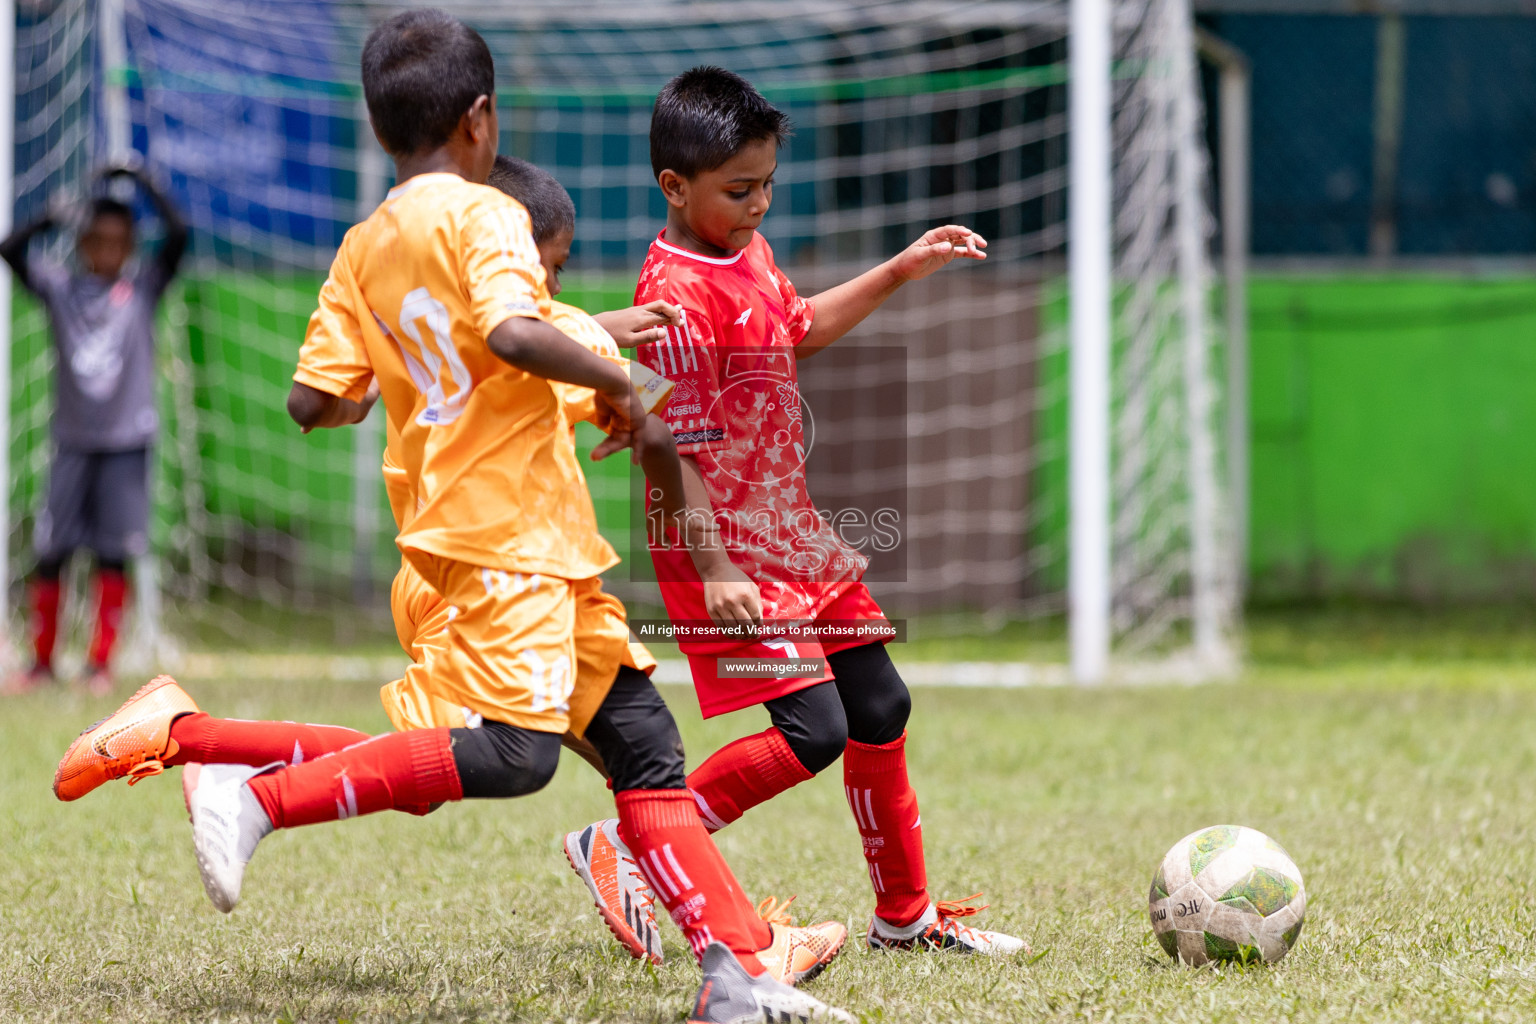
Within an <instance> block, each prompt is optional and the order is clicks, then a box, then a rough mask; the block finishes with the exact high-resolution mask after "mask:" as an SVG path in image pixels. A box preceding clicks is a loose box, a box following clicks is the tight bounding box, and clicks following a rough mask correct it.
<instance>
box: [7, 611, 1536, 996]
mask: <svg viewBox="0 0 1536 1024" xmlns="http://www.w3.org/2000/svg"><path fill="white" fill-rule="evenodd" d="M1328 621H1329V622H1337V621H1338V620H1336V619H1330V620H1328ZM1343 622H1344V624H1343V625H1333V626H1331V627H1327V628H1325V625H1326V623H1324V622H1322V621H1314V620H1310V619H1306V618H1305V617H1303V618H1299V619H1298V618H1295V617H1291V618H1287V617H1284V616H1280V617H1277V618H1272V619H1270V620H1267V621H1265V622H1260V623H1256V624H1255V626H1254V628H1253V630H1252V633H1251V647H1252V648H1253V649H1254V651H1255V664H1254V667H1253V668H1251V669H1250V671H1249V672H1248V674H1247V675H1246V676H1245V677H1244V678H1243V679H1242V680H1241V681H1238V682H1235V683H1230V684H1217V685H1206V686H1199V687H1178V686H1170V687H1159V688H1148V689H1136V690H1125V689H1121V690H1115V689H1108V690H1101V691H1082V690H1069V689H1036V690H1013V691H986V690H965V691H959V690H938V689H921V690H918V691H917V692H916V693H915V701H916V708H915V712H914V723H913V740H912V745H911V751H912V771H913V775H914V779H915V782H916V785H917V787H918V792H919V795H920V796H921V798H922V801H923V822H924V826H925V829H924V831H925V835H926V838H927V843H928V859H929V873H930V876H931V883H932V887H933V889H934V891H935V892H936V894H937V895H939V896H940V897H943V898H955V897H962V896H965V895H967V894H969V893H971V892H974V891H976V890H977V889H984V890H986V893H987V898H988V901H989V902H990V903H991V904H992V909H991V910H989V911H987V912H986V913H985V914H983V915H982V917H981V918H979V919H978V920H979V922H980V923H982V924H984V925H991V926H994V927H998V928H1002V929H1006V930H1009V931H1012V932H1015V933H1018V934H1023V935H1025V936H1027V937H1028V938H1029V939H1030V940H1031V942H1032V943H1033V944H1034V947H1035V950H1036V956H1035V957H1034V958H1026V959H1017V960H1012V961H1009V962H982V961H978V960H966V959H962V958H944V957H934V956H922V955H906V956H876V955H872V954H869V953H866V952H865V951H863V950H862V949H861V948H859V947H858V944H857V942H856V941H850V944H849V947H848V949H847V951H846V952H845V953H844V954H843V956H842V957H841V958H840V959H839V960H838V961H837V963H835V964H834V965H833V967H832V968H831V969H830V970H829V971H827V973H826V974H824V975H823V976H822V977H821V978H820V979H818V980H817V981H815V982H813V983H812V984H811V989H812V991H814V992H815V993H816V994H817V995H819V996H820V997H822V998H823V999H826V1000H827V1001H829V1002H832V1003H834V1004H836V1005H841V1006H843V1007H845V1008H847V1009H849V1010H850V1011H853V1012H854V1013H855V1014H857V1015H859V1016H861V1017H862V1018H863V1019H864V1020H866V1021H897V1020H899V1021H937V1020H945V1021H948V1020H954V1021H976V1022H1004V1021H1010V1022H1011V1021H1023V1020H1029V1021H1037V1020H1038V1021H1110V1020H1115V1021H1149V1022H1150V1021H1199V1022H1202V1024H1204V1022H1213V1021H1281V1020H1284V1021H1339V1022H1344V1021H1349V1022H1356V1021H1371V1020H1383V1021H1405V1022H1407V1021H1470V1020H1477V1021H1524V1020H1531V1019H1533V1018H1536V940H1533V937H1532V933H1533V927H1536V921H1533V918H1536V844H1533V842H1532V837H1533V836H1536V800H1533V799H1532V797H1533V795H1536V742H1533V741H1532V738H1531V737H1532V733H1531V726H1532V723H1533V722H1536V668H1533V667H1531V663H1530V662H1528V661H1522V660H1520V659H1521V658H1522V657H1523V656H1525V655H1526V654H1527V653H1528V651H1527V650H1526V644H1524V643H1513V644H1512V645H1506V644H1502V643H1495V642H1493V641H1491V640H1489V638H1488V637H1487V636H1479V635H1474V636H1473V638H1472V639H1470V640H1467V639H1465V638H1464V637H1463V639H1462V640H1460V641H1457V640H1456V639H1455V638H1456V637H1457V636H1460V635H1461V634H1460V633H1457V632H1455V631H1454V630H1453V631H1451V632H1450V633H1446V632H1445V631H1444V630H1442V631H1441V632H1442V634H1444V635H1443V636H1442V641H1443V642H1433V638H1432V637H1431V633H1432V632H1433V631H1432V630H1429V629H1427V628H1422V627H1415V626H1414V625H1413V620H1411V619H1410V620H1409V622H1408V623H1407V624H1406V625H1405V624H1404V623H1402V622H1398V623H1396V624H1391V625H1388V626H1387V627H1380V626H1379V624H1378V626H1376V627H1374V628H1375V633H1374V634H1373V633H1372V629H1371V628H1369V627H1368V624H1363V623H1359V622H1357V623H1354V624H1353V625H1350V624H1349V620H1348V617H1347V616H1346V617H1345V618H1344V620H1343ZM1472 632H1473V633H1474V634H1476V630H1475V629H1474V630H1473V631H1472ZM1309 633H1310V634H1314V635H1313V639H1312V640H1311V643H1312V646H1310V647H1309V646H1308V640H1307V637H1308V635H1309ZM1372 635H1375V636H1376V637H1377V638H1378V641H1380V642H1378V643H1377V644H1376V646H1374V647H1373V646H1372V640H1371V639H1370V638H1371V636H1372ZM1493 636H1494V637H1495V639H1497V638H1498V637H1501V636H1502V637H1504V638H1505V639H1511V638H1512V637H1513V633H1512V631H1508V630H1506V631H1505V632H1503V633H1501V632H1500V631H1499V629H1498V628H1494V629H1493ZM1381 637H1386V638H1387V641H1381V640H1380V638H1381ZM1388 641H1390V642H1388ZM1383 645H1385V646H1383ZM1351 652H1357V656H1351ZM187 686H188V688H189V689H190V690H191V692H192V693H193V694H194V695H195V696H197V697H198V698H199V699H200V700H201V701H202V703H203V704H204V706H205V707H206V708H208V709H209V710H211V711H213V712H214V713H217V714H226V715H234V716H240V717H269V716H281V717H301V718H307V719H311V720H321V721H337V722H342V723H345V724H348V725H353V726H356V727H358V728H364V729H370V730H380V729H383V728H384V727H385V720H384V718H383V716H382V713H381V712H380V710H379V708H378V705H377V702H376V700H375V698H374V692H373V689H372V687H371V686H368V685H357V684H345V685H341V684H336V685H326V684H317V683H313V682H306V683H303V684H299V683H293V682H287V681H281V680H250V681H243V682H239V683H232V682H216V683H215V682H209V681H201V682H200V681H199V680H196V679H192V680H187ZM667 697H668V699H669V701H670V702H671V703H672V705H673V707H674V709H675V710H677V712H678V714H679V718H680V719H681V720H682V722H683V730H684V736H685V739H686V741H687V743H688V746H689V749H690V750H691V751H692V752H693V754H694V760H695V761H696V760H697V759H698V757H699V756H701V755H703V754H704V753H706V752H707V751H709V750H710V749H712V747H713V746H714V745H715V744H718V743H720V742H722V741H724V740H726V739H728V738H730V737H732V736H735V735H739V734H741V733H743V732H745V731H747V730H749V729H757V728H760V727H761V725H760V724H759V723H760V722H761V721H762V719H761V718H760V717H759V716H758V715H755V714H751V713H746V714H741V715H737V716H732V717H730V718H727V719H721V720H716V721H713V722H709V723H703V722H701V721H700V720H699V718H698V715H697V712H696V710H694V707H693V705H692V703H691V695H690V694H688V693H687V692H684V691H680V690H675V689H673V690H669V691H668V692H667ZM106 709H107V704H106V703H105V702H99V703H98V702H91V701H87V700H85V699H83V698H79V697H75V696H69V695H57V694H56V695H52V696H49V695H41V696H31V697H27V698H20V699H12V700H10V701H9V702H8V703H6V704H4V705H3V707H0V750H3V751H4V752H5V757H4V758H3V759H0V849H3V854H4V855H3V857H0V935H3V936H4V938H3V940H0V1019H3V1020H6V1021H59V1022H70V1024H77V1022H85V1021H110V1022H134V1024H138V1022H182V1021H187V1022H213V1021H220V1022H232V1021H253V1022H254V1021H260V1022H275V1021H283V1022H290V1021H291V1022H297V1021H305V1022H326V1024H337V1022H344V1021H352V1022H363V1021H368V1022H375V1021H379V1022H383V1021H389V1022H393V1021H444V1022H446V1021H548V1020H559V1021H598V1020H603V1021H607V1020H614V1021H676V1020H679V1019H681V1017H682V1014H683V1011H684V1009H685V1006H686V1003H687V1000H688V999H689V997H690V995H691V993H692V991H693V988H694V986H695V984H696V969H695V968H694V966H693V964H692V962H691V960H690V959H689V957H688V956H687V953H686V950H685V948H684V947H683V945H682V942H681V939H680V937H679V936H678V933H677V932H676V931H675V930H674V929H672V928H671V926H670V925H667V936H668V945H667V957H668V963H667V964H666V966H665V967H663V968H660V969H656V970H651V969H648V968H646V967H643V966H641V965H638V964H636V963H634V962H633V961H631V960H629V959H628V958H626V957H623V956H621V955H620V954H619V953H618V951H617V947H616V946H615V945H614V944H613V943H612V942H611V940H610V939H609V937H608V934H607V932H606V930H604V929H603V927H602V925H601V924H600V923H599V921H598V919H597V917H596V915H595V914H594V913H592V911H591V909H590V907H589V906H588V904H587V899H586V895H585V890H584V889H583V888H582V887H581V885H580V883H579V881H578V880H577V879H576V877H575V876H574V875H573V874H572V873H571V872H570V870H569V869H568V868H567V866H566V864H565V861H564V858H563V857H562V856H561V855H560V853H559V850H558V837H559V836H560V835H561V834H562V833H563V832H564V831H566V830H568V829H571V828H575V827H578V826H580V825H583V824H586V823H587V821H588V820H590V819H593V818H596V817H598V816H601V815H603V814H604V813H605V811H606V810H607V809H608V808H609V807H611V803H610V802H609V799H608V797H607V794H606V792H605V790H604V789H603V788H602V787H601V786H599V785H598V784H597V782H596V780H595V779H594V778H593V777H592V776H591V775H590V772H589V770H588V769H586V767H585V766H584V765H582V764H581V763H580V762H578V761H576V760H575V759H574V758H568V759H567V763H566V764H564V765H562V767H561V770H560V773H559V775H558V776H557V778H556V780H555V782H554V783H553V785H551V786H550V788H549V789H548V790H546V791H545V792H543V793H540V794H538V795H536V796H534V797H532V798H528V799H524V800H519V801H514V802H508V803H480V804H475V805H463V806H455V807H450V808H446V809H444V810H442V811H440V812H439V813H437V814H434V815H432V816H430V817H428V818H426V819H417V818H410V817H406V816H404V815H378V816H375V817H372V818H367V819H362V820H358V821H351V822H345V823H340V824H334V825H326V826H320V827H315V828H311V829H305V830H299V831H294V832H288V833H280V834H278V835H276V836H274V837H272V838H271V839H269V840H268V841H267V842H265V843H264V844H263V845H262V848H261V850H260V852H259V853H258V854H257V857H256V860H255V861H254V862H253V864H252V867H251V870H250V872H249V874H248V875H247V880H246V890H245V899H244V902H243V903H242V904H241V906H240V907H239V908H238V909H237V910H236V911H235V913H234V914H233V915H231V916H229V917H224V916H222V915H220V914H218V913H217V912H215V911H214V910H213V909H212V908H211V907H210V906H209V905H208V903H207V901H206V900H205V898H204V896H203V893H202V889H201V886H200V885H199V882H198V877H197V869H196V866H195V864H194V861H193V857H192V851H191V844H190V839H189V834H188V828H187V824H186V818H185V813H184V811H183V809H182V807H181V800H180V793H179V786H178V785H177V779H176V777H175V774H174V773H172V774H171V775H170V776H168V777H163V778H157V779H151V780H148V781H147V782H145V783H144V784H142V785H139V786H136V787H134V788H133V789H128V788H127V787H125V786H123V785H122V784H114V785H113V786H111V787H110V788H107V789H105V790H102V791H99V792H97V793H94V794H92V795H91V796H89V797H87V798H86V799H85V800H83V801H81V802H80V803H78V804H74V805H60V804H57V803H55V802H54V800H53V798H52V796H51V794H50V793H49V788H48V786H49V781H50V778H51V775H50V773H51V771H52V768H53V764H54V761H55V759H56V757H57V756H58V755H59V754H60V753H61V752H62V750H63V749H64V747H65V745H66V744H67V743H68V741H69V739H70V738H71V736H72V735H73V734H74V733H75V732H76V731H77V730H78V729H79V728H81V727H82V726H83V725H85V724H87V723H88V722H90V721H92V720H93V719H94V718H96V717H98V716H99V715H100V714H102V713H104V711H105V710H106ZM1218 822H1237V823H1242V824H1247V825H1252V826H1254V827H1256V828H1260V829H1262V830H1264V831H1266V832H1268V833H1270V834H1271V835H1273V836H1274V837H1275V838H1277V839H1278V840H1279V841H1280V842H1281V843H1283V844H1284V845H1285V846H1286V847H1287V848H1288V849H1289V850H1290V852H1291V853H1292V855H1293V856H1294V857H1295V858H1296V860H1297V862H1298V863H1299V864H1300V866H1301V868H1302V871H1303V872H1304V873H1305V875H1306V881H1307V887H1308V894H1309V900H1310V905H1309V916H1308V921H1307V927H1306V930H1305V933H1304V934H1303V936H1302V940H1301V942H1300V945H1299V946H1298V948H1297V949H1296V951H1295V952H1294V953H1292V954H1291V956H1290V957H1289V958H1287V959H1286V960H1285V961H1283V962H1282V963H1280V964H1278V965H1275V966H1270V967H1260V968H1249V969H1230V968H1229V969H1224V970H1223V969H1214V968H1205V969H1198V970H1197V969H1190V968H1185V967H1181V966H1177V965H1175V964H1173V963H1172V962H1170V961H1169V960H1168V959H1167V957H1165V956H1164V955H1163V953H1162V952H1161V950H1159V949H1158V947H1157V945H1156V943H1155V942H1154V941H1153V939H1152V936H1151V931H1150V928H1149V927H1148V923H1147V917H1146V903H1145V898H1146V891H1147V887H1148V883H1149V880H1150V877H1151V873H1152V871H1153V868H1154V867H1155V865H1156V862H1157V861H1158V860H1159V858H1160V857H1161V856H1162V853H1163V851H1164V850H1165V849H1166V848H1167V847H1168V846H1169V845H1171V844H1172V843H1173V842H1174V841H1175V840H1177V839H1178V838H1179V837H1180V836H1182V835H1184V834H1185V833H1187V832H1190V831H1192V830H1194V829H1195V828H1197V827H1200V826H1203V825H1208V824H1214V823H1218ZM720 842H721V846H722V848H723V849H724V850H725V852H726V855H727V857H728V858H729V859H730V861H731V863H732V864H733V865H734V867H735V869H736V871H737V873H738V875H739V877H740V878H741V880H742V882H743V883H744V885H745V886H746V888H747V889H748V891H749V893H750V894H752V895H753V896H754V897H761V896H766V895H770V894H771V895H776V896H780V897H783V896H789V895H791V894H798V895H799V899H798V901H797V902H796V908H797V909H798V910H799V912H800V914H801V915H802V916H807V917H814V918H818V919H820V918H823V917H833V918H837V919H840V920H843V921H846V922H847V923H848V925H849V927H850V929H851V930H852V931H853V932H854V933H855V938H857V936H859V935H861V934H862V931H863V929H864V927H865V924H866V923H867V914H868V912H869V909H870V904H871V898H870V894H869V892H868V886H867V882H866V878H865V875H864V872H863V869H862V864H861V861H860V858H859V853H858V839H857V833H856V832H855V831H854V827H853V824H852V821H851V819H850V816H849V815H848V813H847V810H846V808H845V807H844V805H843V802H842V792H841V789H840V785H839V778H838V775H837V772H836V771H835V770H834V771H832V772H829V773H827V774H826V775H824V776H823V777H822V778H819V779H817V780H815V781H814V782H812V783H809V784H807V785H805V786H802V787H800V788H798V789H796V790H794V791H792V792H791V793H789V794H786V795H785V796H783V797H781V798H780V799H779V800H778V801H777V802H775V803H774V804H770V805H768V806H766V807H763V808H759V809H758V810H757V811H755V812H754V813H753V814H751V815H749V816H748V817H747V818H746V819H745V820H743V821H742V822H740V823H739V824H738V825H736V826H733V828H732V829H730V830H728V831H727V832H725V833H723V834H722V835H721V837H720Z"/></svg>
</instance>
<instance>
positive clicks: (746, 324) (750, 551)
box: [635, 231, 868, 621]
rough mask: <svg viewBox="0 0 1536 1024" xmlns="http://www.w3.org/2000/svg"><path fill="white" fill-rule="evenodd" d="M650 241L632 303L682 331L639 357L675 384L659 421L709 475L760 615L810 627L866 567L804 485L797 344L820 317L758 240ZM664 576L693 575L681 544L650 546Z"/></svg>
mask: <svg viewBox="0 0 1536 1024" xmlns="http://www.w3.org/2000/svg"><path fill="white" fill-rule="evenodd" d="M665 235H666V232H665V231H663V232H662V234H661V235H659V236H657V238H656V241H655V242H653V243H651V250H650V253H649V254H647V256H646V260H645V266H644V268H643V269H642V270H641V272H640V282H639V284H638V285H636V287H635V303H636V304H637V305H639V304H643V303H646V302H650V301H652V300H655V299H665V300H666V301H668V302H670V303H672V304H673V305H675V306H677V307H679V308H680V309H681V310H682V320H683V325H682V326H681V327H671V328H668V329H667V334H668V337H667V340H666V341H663V342H657V343H654V344H650V345H645V346H642V347H641V350H640V354H639V358H640V360H641V361H642V362H644V363H645V364H646V365H648V366H653V367H655V368H656V370H657V372H658V373H660V374H661V375H662V376H664V377H666V378H668V379H669V380H671V381H672V382H673V383H674V384H675V388H674V390H673V392H672V398H671V401H670V402H669V403H668V404H667V407H666V409H665V411H664V415H663V418H664V419H665V420H666V421H667V423H668V425H669V426H671V428H672V434H673V437H674V438H675V439H676V441H677V451H678V454H679V455H686V456H690V457H692V458H693V459H694V460H695V461H696V462H697V463H698V466H699V470H700V472H701V473H702V475H703V477H704V484H705V486H706V488H707V489H708V491H709V499H710V504H711V505H712V506H713V507H714V511H715V520H716V522H718V523H719V524H720V535H721V540H722V541H723V542H724V543H725V545H726V549H727V550H728V551H729V552H730V555H731V561H732V562H734V563H735V564H736V566H737V567H738V568H740V569H741V570H742V571H743V572H745V573H746V574H747V575H748V576H750V577H751V578H752V579H753V581H755V582H756V583H757V584H758V586H759V588H760V589H761V591H762V597H763V617H764V618H765V619H787V620H796V621H804V620H809V619H813V618H815V617H816V616H817V614H818V613H819V612H820V611H821V610H822V609H823V608H824V607H826V606H827V605H828V604H829V603H831V602H832V601H833V600H835V599H836V598H837V596H838V595H839V594H841V593H842V592H843V591H845V590H847V589H848V587H849V586H851V585H853V584H854V583H856V582H857V581H858V580H859V579H860V578H861V577H862V576H863V574H864V569H865V567H866V566H867V564H868V560H867V559H866V558H865V557H864V556H863V555H861V554H859V553H858V552H857V551H855V550H854V549H853V548H851V547H849V546H848V545H847V544H845V543H844V542H843V540H842V539H841V538H840V537H839V536H838V535H837V532H836V531H835V530H834V529H832V527H831V526H830V525H829V524H828V523H827V521H826V520H825V519H823V518H822V517H821V515H819V514H818V513H817V510H816V506H815V505H813V504H812V503H811V497H810V494H809V493H807V491H806V488H805V457H806V453H807V451H808V450H809V447H810V445H811V444H812V443H813V442H814V431H811V436H810V437H808V436H807V424H806V419H805V415H806V412H805V410H804V407H803V406H802V404H801V401H800V390H799V382H798V377H797V374H796V371H795V352H794V348H795V346H796V345H797V344H799V342H800V341H801V339H803V338H804V337H805V335H806V332H808V331H809V330H810V328H811V318H812V317H813V316H814V315H815V310H814V308H813V307H812V306H811V304H810V303H809V302H807V301H806V300H804V299H802V298H801V297H800V296H799V295H798V294H796V292H795V286H794V285H792V284H790V282H789V278H787V277H785V276H784V274H783V273H782V272H780V270H779V268H778V267H777V266H776V265H775V264H774V262H773V250H772V249H771V248H770V247H769V245H768V243H767V241H766V240H764V238H763V236H762V235H754V236H753V237H752V242H751V244H749V245H748V246H747V247H746V248H745V249H742V250H741V251H739V252H737V253H736V254H735V255H734V256H729V257H726V258H723V259H721V258H716V257H711V256H702V255H700V254H698V253H694V252H689V251H688V250H686V249H682V248H679V247H678V246H675V245H671V244H669V243H668V242H667V241H666V238H665ZM652 557H653V558H654V560H655V561H656V565H657V570H658V572H659V573H660V577H661V580H662V581H663V582H666V581H669V580H671V581H682V580H689V579H697V577H695V576H693V575H692V566H691V563H689V562H688V561H687V559H686V555H683V554H682V552H680V551H679V550H678V549H677V548H671V549H668V548H665V547H662V548H658V547H655V546H653V548H652Z"/></svg>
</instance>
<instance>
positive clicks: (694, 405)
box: [667, 402, 704, 416]
mask: <svg viewBox="0 0 1536 1024" xmlns="http://www.w3.org/2000/svg"><path fill="white" fill-rule="evenodd" d="M703 411H704V404H703V403H702V402H689V403H688V404H687V405H669V406H667V412H668V413H670V414H671V415H673V416H697V415H698V414H699V413H701V412H703Z"/></svg>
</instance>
